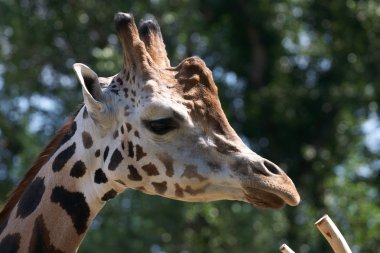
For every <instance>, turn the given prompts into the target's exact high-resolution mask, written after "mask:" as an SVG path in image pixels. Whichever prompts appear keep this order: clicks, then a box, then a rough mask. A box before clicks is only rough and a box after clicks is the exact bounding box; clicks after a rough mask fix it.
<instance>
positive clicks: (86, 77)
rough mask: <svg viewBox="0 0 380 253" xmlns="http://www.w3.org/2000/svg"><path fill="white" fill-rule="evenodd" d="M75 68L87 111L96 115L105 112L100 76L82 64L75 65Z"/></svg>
mask: <svg viewBox="0 0 380 253" xmlns="http://www.w3.org/2000/svg"><path fill="white" fill-rule="evenodd" d="M73 68H74V71H75V73H76V74H77V77H78V79H79V82H80V83H81V85H82V93H83V98H84V103H85V105H86V107H87V109H88V110H89V111H90V112H92V113H95V114H97V113H99V112H101V111H103V108H104V103H103V101H104V98H103V92H102V89H101V87H100V83H99V77H98V75H97V74H96V73H95V72H94V71H93V70H92V69H90V68H89V67H88V66H86V65H84V64H82V63H75V64H74V65H73Z"/></svg>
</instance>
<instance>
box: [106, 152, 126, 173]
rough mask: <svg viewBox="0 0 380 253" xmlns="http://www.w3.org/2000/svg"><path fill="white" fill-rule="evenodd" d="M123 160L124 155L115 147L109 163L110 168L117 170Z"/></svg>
mask: <svg viewBox="0 0 380 253" xmlns="http://www.w3.org/2000/svg"><path fill="white" fill-rule="evenodd" d="M122 160H123V155H122V154H121V153H120V151H119V150H118V149H115V151H114V152H113V154H112V156H111V161H110V163H109V164H108V169H109V170H115V169H116V168H117V166H119V164H120V163H121V161H122Z"/></svg>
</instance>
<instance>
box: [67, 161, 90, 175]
mask: <svg viewBox="0 0 380 253" xmlns="http://www.w3.org/2000/svg"><path fill="white" fill-rule="evenodd" d="M86 169H87V168H86V165H85V164H84V162H82V161H81V160H79V161H77V162H75V164H74V165H73V167H72V168H71V171H70V176H72V177H76V178H80V177H82V176H83V175H84V174H85V173H86Z"/></svg>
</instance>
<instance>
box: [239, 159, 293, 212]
mask: <svg viewBox="0 0 380 253" xmlns="http://www.w3.org/2000/svg"><path fill="white" fill-rule="evenodd" d="M248 167H249V169H248V174H247V176H245V177H244V178H245V180H244V182H243V187H244V189H245V195H246V198H247V201H248V202H250V203H251V204H252V205H254V206H257V207H271V208H279V207H282V206H283V205H284V204H288V205H290V206H296V205H298V204H299V202H300V195H299V193H298V191H297V189H296V187H295V186H294V183H293V181H292V180H291V179H290V178H289V177H288V175H287V174H286V173H285V172H284V171H283V170H282V169H281V168H280V167H279V166H277V165H276V164H274V163H273V162H271V161H269V160H267V159H264V158H261V157H260V159H255V161H250V162H249V165H248ZM240 171H243V170H240Z"/></svg>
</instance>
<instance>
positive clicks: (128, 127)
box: [125, 122, 132, 132]
mask: <svg viewBox="0 0 380 253" xmlns="http://www.w3.org/2000/svg"><path fill="white" fill-rule="evenodd" d="M125 126H126V127H127V131H128V132H130V131H131V130H132V125H131V124H129V123H128V122H127V123H125Z"/></svg>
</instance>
